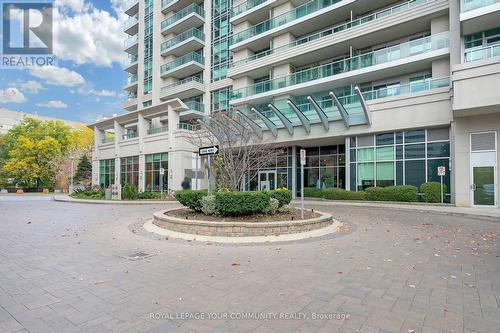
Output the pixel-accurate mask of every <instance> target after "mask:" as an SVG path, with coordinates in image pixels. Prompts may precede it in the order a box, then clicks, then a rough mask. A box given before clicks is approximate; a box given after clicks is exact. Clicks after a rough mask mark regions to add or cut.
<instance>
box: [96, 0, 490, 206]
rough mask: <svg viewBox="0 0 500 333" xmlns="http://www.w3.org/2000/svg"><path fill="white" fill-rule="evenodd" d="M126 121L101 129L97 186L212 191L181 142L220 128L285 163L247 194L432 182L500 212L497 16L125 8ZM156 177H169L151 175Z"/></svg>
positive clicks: (409, 8) (343, 1)
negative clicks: (200, 127)
mask: <svg viewBox="0 0 500 333" xmlns="http://www.w3.org/2000/svg"><path fill="white" fill-rule="evenodd" d="M126 13H127V14H128V15H129V16H130V19H129V20H128V21H127V22H126V23H125V25H124V30H125V32H126V33H127V34H129V35H130V37H129V38H128V39H127V40H126V41H125V44H124V51H125V52H126V53H127V54H128V55H129V58H128V61H127V62H126V63H125V65H124V69H125V71H126V72H127V73H128V77H127V80H126V83H125V87H124V89H125V90H126V91H127V92H128V95H129V99H128V100H127V101H126V102H125V104H124V109H125V110H127V111H128V112H127V113H126V114H124V115H121V116H118V117H114V118H111V119H106V120H103V121H100V122H98V123H96V124H92V125H90V126H91V127H92V128H93V129H95V135H96V141H95V142H96V146H95V150H94V161H93V163H94V175H93V179H94V183H95V184H100V185H102V186H109V185H110V184H113V183H120V184H123V183H124V182H133V183H135V184H136V185H137V186H138V187H139V189H140V190H141V191H148V190H158V188H159V187H160V186H163V187H164V188H165V189H172V190H175V189H178V188H180V184H181V182H182V180H183V179H184V178H185V177H187V178H190V179H192V181H193V184H195V186H194V187H203V186H206V172H205V170H204V167H203V166H204V164H205V163H204V161H203V160H200V159H199V158H198V157H197V156H196V154H195V153H194V151H195V150H196V149H195V147H193V146H192V145H191V144H189V142H188V141H189V140H187V139H186V136H188V135H189V133H190V131H193V130H196V129H197V127H196V125H195V124H196V119H197V118H203V117H206V116H209V115H210V114H212V113H215V112H226V113H227V114H228V115H230V116H234V117H241V118H244V119H245V120H246V121H248V122H252V123H253V124H254V125H257V126H258V127H260V129H262V135H263V138H264V140H266V141H268V142H273V143H276V144H279V145H280V146H282V147H283V148H286V149H282V150H280V153H279V154H277V156H276V162H275V163H271V165H269V166H268V167H267V168H264V169H262V170H248V175H247V179H246V180H245V184H244V188H245V189H246V190H257V189H261V188H275V187H283V186H286V187H288V188H290V189H292V191H293V192H294V193H298V191H299V190H300V188H299V185H298V184H300V182H299V181H298V177H299V175H300V174H299V172H298V171H297V169H298V167H299V163H298V152H299V150H300V149H302V148H304V149H306V151H307V165H306V168H305V186H307V187H316V188H328V187H338V188H345V189H347V190H351V191H359V190H363V189H365V188H367V187H370V186H391V185H403V184H408V185H415V186H419V185H420V184H422V183H424V182H427V181H439V180H440V176H439V175H438V171H437V169H438V167H440V166H444V167H445V168H446V175H445V176H444V182H445V183H446V185H447V189H448V191H447V192H448V193H447V195H446V201H448V202H453V203H456V204H457V205H461V206H488V207H499V200H498V194H499V193H498V179H499V177H500V173H499V172H500V171H499V168H498V164H499V147H498V146H499V145H498V138H497V137H498V133H499V131H500V94H499V93H498V89H499V88H498V87H499V86H500V1H498V0H411V1H390V0H387V1H386V0H375V1H374V0H322V1H318V0H313V1H303V0H292V1H281V0H247V1H241V0H227V1H226V0H210V1H207V0H205V1H201V0H198V1H187V0H162V1H160V0H131V1H129V2H128V5H127V8H126ZM160 169H165V170H166V172H165V173H164V174H162V175H161V174H160V171H159V170H160Z"/></svg>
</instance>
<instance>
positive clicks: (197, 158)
mask: <svg viewBox="0 0 500 333" xmlns="http://www.w3.org/2000/svg"><path fill="white" fill-rule="evenodd" d="M199 159H200V157H199V156H198V153H196V172H195V176H196V178H195V182H196V188H195V190H199V186H198V168H199V167H198V161H199Z"/></svg>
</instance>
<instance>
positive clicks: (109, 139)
mask: <svg viewBox="0 0 500 333" xmlns="http://www.w3.org/2000/svg"><path fill="white" fill-rule="evenodd" d="M114 142H115V138H114V137H105V138H103V139H102V140H101V144H103V145H105V144H108V143H114Z"/></svg>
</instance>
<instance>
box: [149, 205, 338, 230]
mask: <svg viewBox="0 0 500 333" xmlns="http://www.w3.org/2000/svg"><path fill="white" fill-rule="evenodd" d="M178 209H179V208H172V209H167V210H162V211H160V212H156V213H154V214H153V224H155V225H156V226H158V227H160V228H163V229H168V230H170V231H175V232H179V233H186V234H194V235H205V236H216V237H249V236H254V237H255V236H257V237H258V236H271V235H288V234H296V233H302V232H307V231H312V230H316V229H321V228H325V227H327V226H330V225H331V224H333V218H332V215H330V214H326V213H321V212H318V213H320V214H321V216H319V217H316V218H312V219H308V220H303V221H279V222H211V221H197V220H185V219H181V218H177V217H173V216H169V215H166V213H168V212H171V211H174V210H178Z"/></svg>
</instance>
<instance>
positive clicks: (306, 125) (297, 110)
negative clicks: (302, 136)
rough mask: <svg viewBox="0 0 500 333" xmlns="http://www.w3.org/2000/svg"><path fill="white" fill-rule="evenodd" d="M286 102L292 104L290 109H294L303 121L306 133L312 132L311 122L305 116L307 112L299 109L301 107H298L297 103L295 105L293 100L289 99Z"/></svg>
mask: <svg viewBox="0 0 500 333" xmlns="http://www.w3.org/2000/svg"><path fill="white" fill-rule="evenodd" d="M286 102H287V104H288V105H289V106H290V109H292V110H293V112H295V114H296V115H297V117H298V118H299V120H300V122H301V123H302V126H304V129H305V130H306V133H307V134H309V133H311V122H310V121H309V119H308V118H307V117H306V116H305V114H303V113H302V111H300V110H299V108H298V107H297V105H295V103H294V102H292V100H290V99H287V101H286Z"/></svg>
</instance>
